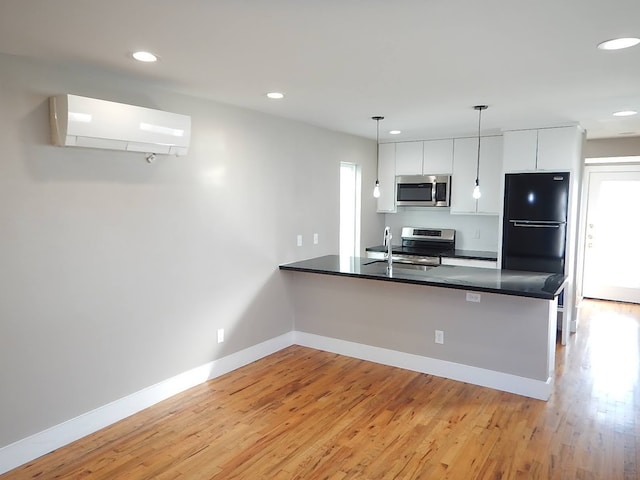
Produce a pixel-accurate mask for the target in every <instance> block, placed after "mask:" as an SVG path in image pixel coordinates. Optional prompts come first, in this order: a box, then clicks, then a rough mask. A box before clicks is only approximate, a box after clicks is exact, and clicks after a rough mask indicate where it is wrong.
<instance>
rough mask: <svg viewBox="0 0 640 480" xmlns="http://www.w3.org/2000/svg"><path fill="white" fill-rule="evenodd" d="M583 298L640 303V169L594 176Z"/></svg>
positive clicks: (595, 174)
mask: <svg viewBox="0 0 640 480" xmlns="http://www.w3.org/2000/svg"><path fill="white" fill-rule="evenodd" d="M587 201H588V203H587V220H586V222H587V224H586V238H585V239H584V241H585V250H584V251H585V254H584V273H583V287H582V294H583V296H585V297H590V298H600V299H603V300H614V301H620V302H632V303H640V273H639V272H640V247H639V246H640V220H639V219H640V171H626V172H622V171H618V172H590V173H589V184H588V199H587Z"/></svg>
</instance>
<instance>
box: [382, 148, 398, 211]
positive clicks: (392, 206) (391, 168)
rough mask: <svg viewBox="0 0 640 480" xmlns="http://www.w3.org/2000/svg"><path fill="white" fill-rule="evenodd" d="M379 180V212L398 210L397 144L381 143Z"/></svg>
mask: <svg viewBox="0 0 640 480" xmlns="http://www.w3.org/2000/svg"><path fill="white" fill-rule="evenodd" d="M378 180H379V181H380V197H379V198H378V212H380V213H393V212H395V211H396V144H395V143H381V144H380V146H379V152H378Z"/></svg>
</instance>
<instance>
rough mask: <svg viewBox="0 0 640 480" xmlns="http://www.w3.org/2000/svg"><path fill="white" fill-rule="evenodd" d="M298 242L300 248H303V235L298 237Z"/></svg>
mask: <svg viewBox="0 0 640 480" xmlns="http://www.w3.org/2000/svg"><path fill="white" fill-rule="evenodd" d="M296 241H297V243H298V246H299V247H301V246H302V235H298V237H297V239H296Z"/></svg>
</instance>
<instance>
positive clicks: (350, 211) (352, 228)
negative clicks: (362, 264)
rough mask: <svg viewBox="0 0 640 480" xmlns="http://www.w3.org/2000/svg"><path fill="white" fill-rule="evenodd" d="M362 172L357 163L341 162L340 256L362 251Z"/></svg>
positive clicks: (351, 255)
mask: <svg viewBox="0 0 640 480" xmlns="http://www.w3.org/2000/svg"><path fill="white" fill-rule="evenodd" d="M360 185H361V174H360V169H359V167H358V165H356V164H355V163H348V162H340V256H341V257H342V258H350V257H357V256H359V252H360Z"/></svg>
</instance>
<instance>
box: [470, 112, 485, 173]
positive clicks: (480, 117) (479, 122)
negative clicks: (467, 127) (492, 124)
mask: <svg viewBox="0 0 640 480" xmlns="http://www.w3.org/2000/svg"><path fill="white" fill-rule="evenodd" d="M473 108H475V109H476V110H478V161H477V162H476V185H478V180H479V178H480V124H481V123H482V110H486V109H487V108H489V107H488V106H487V105H476V106H475V107H473Z"/></svg>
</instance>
